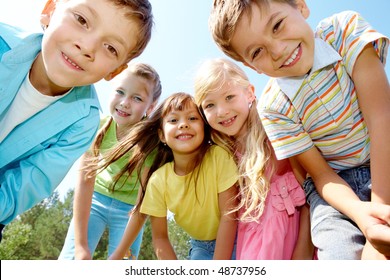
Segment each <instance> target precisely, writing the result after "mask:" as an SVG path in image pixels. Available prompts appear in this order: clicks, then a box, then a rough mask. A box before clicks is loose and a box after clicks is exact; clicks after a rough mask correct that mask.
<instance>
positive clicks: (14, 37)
mask: <svg viewBox="0 0 390 280" xmlns="http://www.w3.org/2000/svg"><path fill="white" fill-rule="evenodd" d="M30 34H31V32H28V31H26V30H24V29H21V28H19V27H16V26H13V25H9V24H7V23H3V22H0V36H1V37H2V38H3V40H5V41H6V42H7V44H8V45H9V46H10V47H11V48H12V47H13V46H15V45H17V44H18V43H19V42H20V41H21V40H23V39H24V38H26V37H27V36H28V35H30Z"/></svg>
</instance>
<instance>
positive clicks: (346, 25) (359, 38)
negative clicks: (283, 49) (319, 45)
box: [316, 11, 389, 75]
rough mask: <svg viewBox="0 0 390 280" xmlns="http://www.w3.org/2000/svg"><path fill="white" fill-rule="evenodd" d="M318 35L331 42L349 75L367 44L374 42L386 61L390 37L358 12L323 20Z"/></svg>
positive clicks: (317, 31) (340, 14) (346, 12)
mask: <svg viewBox="0 0 390 280" xmlns="http://www.w3.org/2000/svg"><path fill="white" fill-rule="evenodd" d="M316 36H317V37H319V38H321V39H323V40H324V41H326V42H328V43H330V44H331V45H332V46H333V48H334V49H335V50H336V51H337V52H338V53H339V54H340V55H341V57H342V59H343V63H344V65H345V67H346V69H347V72H348V74H349V75H352V72H353V68H354V66H355V63H356V60H357V58H358V57H359V55H360V53H361V52H362V50H363V49H364V47H365V46H366V45H367V44H372V45H373V47H374V49H375V51H376V52H377V54H378V57H379V59H380V60H381V61H382V63H383V64H385V63H386V57H387V49H388V45H389V39H388V38H387V37H386V36H384V35H382V34H381V33H379V32H378V31H376V30H375V29H374V28H373V27H372V26H371V25H370V24H369V23H368V22H367V21H366V20H365V19H364V18H363V17H362V16H361V15H360V14H358V13H357V12H353V11H345V12H342V13H339V14H336V15H334V16H332V17H329V18H326V19H324V20H322V21H321V22H320V23H319V25H318V27H317V30H316Z"/></svg>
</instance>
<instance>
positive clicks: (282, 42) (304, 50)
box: [209, 0, 314, 77]
mask: <svg viewBox="0 0 390 280" xmlns="http://www.w3.org/2000/svg"><path fill="white" fill-rule="evenodd" d="M309 14H310V11H309V8H308V7H307V5H306V3H305V0H257V1H253V0H252V1H250V0H214V4H213V8H212V11H211V14H210V18H209V27H210V31H211V34H212V36H213V39H214V41H215V42H216V44H217V45H218V47H219V48H220V49H221V50H222V51H223V52H224V53H225V54H226V55H228V56H229V57H231V58H233V59H235V60H237V61H241V62H242V63H243V64H245V65H246V66H248V67H250V68H252V69H254V70H255V71H257V72H258V73H264V74H266V75H267V76H270V77H292V76H301V75H304V74H306V73H307V72H308V71H309V70H310V69H311V66H312V63H313V55H314V33H313V30H312V29H311V27H310V25H309V24H308V23H307V21H306V19H307V17H308V16H309Z"/></svg>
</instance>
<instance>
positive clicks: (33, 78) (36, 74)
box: [29, 53, 71, 96]
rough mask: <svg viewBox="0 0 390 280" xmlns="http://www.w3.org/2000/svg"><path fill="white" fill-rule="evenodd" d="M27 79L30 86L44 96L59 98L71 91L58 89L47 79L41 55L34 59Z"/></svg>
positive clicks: (58, 87)
mask: <svg viewBox="0 0 390 280" xmlns="http://www.w3.org/2000/svg"><path fill="white" fill-rule="evenodd" d="M29 78H30V83H31V85H32V86H33V87H34V88H35V89H36V90H38V91H39V92H40V93H42V94H44V95H48V96H59V95H63V94H64V93H67V92H68V91H69V90H70V89H71V88H63V87H60V86H58V85H56V84H54V83H53V82H52V81H51V80H50V79H49V77H48V75H47V72H46V68H45V67H44V64H43V60H42V53H39V54H38V55H37V57H36V58H35V60H34V62H33V64H32V66H31V69H30V73H29Z"/></svg>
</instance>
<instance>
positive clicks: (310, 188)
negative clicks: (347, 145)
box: [303, 166, 371, 260]
mask: <svg viewBox="0 0 390 280" xmlns="http://www.w3.org/2000/svg"><path fill="white" fill-rule="evenodd" d="M338 175H339V176H340V177H341V178H343V179H344V180H345V181H346V182H347V183H348V184H349V185H350V186H351V188H352V190H353V191H354V192H355V194H356V195H357V196H358V197H359V198H360V200H362V201H370V199H371V172H370V167H367V166H359V167H356V168H351V169H348V170H343V171H340V172H339V173H338ZM303 188H304V190H305V193H306V198H307V202H308V203H309V204H310V221H311V235H312V240H313V244H314V246H316V247H317V249H318V252H317V254H318V259H320V260H321V259H323V260H335V259H340V260H358V259H361V254H362V250H363V246H364V244H365V241H366V240H365V237H364V235H363V233H362V232H361V231H360V229H359V228H358V227H357V225H356V224H355V223H354V222H353V221H352V220H351V219H350V218H348V217H347V216H345V215H343V214H342V213H340V212H339V211H337V210H336V209H334V208H333V207H332V206H330V205H329V204H328V203H327V202H325V200H323V199H322V198H321V197H320V195H319V194H318V193H317V191H316V188H315V186H314V183H313V181H312V180H311V178H309V179H307V180H306V181H305V182H304V183H303Z"/></svg>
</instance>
